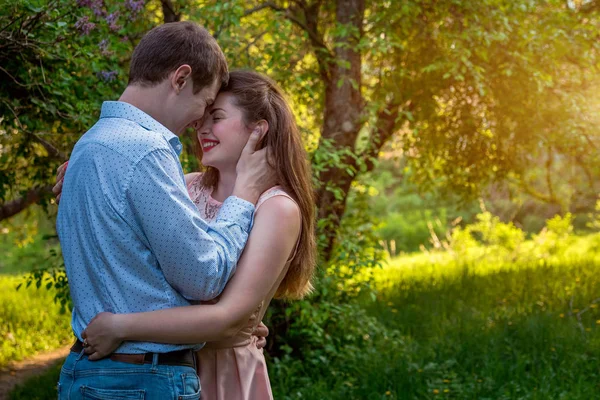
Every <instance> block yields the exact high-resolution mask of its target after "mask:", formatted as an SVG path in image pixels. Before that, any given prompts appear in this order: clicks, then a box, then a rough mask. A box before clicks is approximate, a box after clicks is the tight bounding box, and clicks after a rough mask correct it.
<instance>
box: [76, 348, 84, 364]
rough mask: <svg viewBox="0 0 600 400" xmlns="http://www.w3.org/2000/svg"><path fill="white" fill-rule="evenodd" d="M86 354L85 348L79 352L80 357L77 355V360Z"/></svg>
mask: <svg viewBox="0 0 600 400" xmlns="http://www.w3.org/2000/svg"><path fill="white" fill-rule="evenodd" d="M84 355H85V349H83V350H81V352H80V353H79V357H77V361H79V360H81V359H82V358H83V356H84Z"/></svg>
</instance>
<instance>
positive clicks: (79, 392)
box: [58, 351, 200, 400]
mask: <svg viewBox="0 0 600 400" xmlns="http://www.w3.org/2000/svg"><path fill="white" fill-rule="evenodd" d="M156 362H157V356H155V357H154V363H153V364H140V365H138V364H128V363H123V362H117V361H112V360H110V359H108V358H107V359H103V360H100V361H89V360H88V358H87V356H86V355H85V354H84V353H83V351H82V352H81V354H79V353H74V352H71V353H70V354H69V356H68V357H67V359H66V361H65V363H64V365H63V367H62V370H61V372H60V380H59V382H58V398H59V400H81V399H93V400H122V399H145V400H169V399H173V400H199V399H200V381H199V379H198V375H197V374H196V371H195V370H194V368H192V367H184V366H178V365H157V364H156Z"/></svg>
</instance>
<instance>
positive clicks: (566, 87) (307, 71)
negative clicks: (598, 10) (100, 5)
mask: <svg viewBox="0 0 600 400" xmlns="http://www.w3.org/2000/svg"><path fill="white" fill-rule="evenodd" d="M211 11H212V12H211ZM223 14H225V15H226V16H222V15H223ZM202 15H203V16H204V19H203V22H204V23H205V24H207V25H208V26H212V28H213V29H214V31H215V32H217V33H218V34H219V40H220V41H221V43H222V44H223V47H224V48H225V49H226V51H229V54H230V59H232V60H234V62H235V63H236V64H237V65H240V66H251V67H253V68H257V69H259V70H262V71H265V72H268V73H270V74H273V75H276V76H277V79H278V80H279V81H280V82H282V83H284V85H286V88H287V89H288V92H289V93H291V94H292V97H293V99H294V100H295V103H296V106H297V107H296V109H300V113H299V114H300V116H301V118H302V119H304V121H303V122H304V127H305V129H306V131H307V132H312V134H313V137H317V138H318V143H319V144H318V149H317V150H316V152H315V154H316V155H318V154H321V159H322V158H327V156H330V161H331V162H330V163H329V164H328V165H327V166H326V168H323V169H317V173H318V177H319V180H320V183H321V184H320V186H319V188H318V195H319V217H320V219H321V227H322V228H323V231H322V235H323V236H324V239H325V246H324V249H323V255H324V257H325V258H326V259H327V258H329V257H330V255H331V253H332V251H333V248H334V243H335V238H336V232H337V229H336V228H337V227H338V226H339V223H340V220H341V218H342V216H343V215H344V211H345V205H346V200H347V196H348V193H349V190H350V188H351V184H352V182H353V181H354V179H355V177H356V176H357V174H358V173H360V172H365V171H369V170H371V169H372V168H373V166H374V162H373V161H374V159H375V158H376V157H377V155H378V153H379V152H380V150H381V149H382V146H384V145H385V144H386V143H387V142H388V141H389V140H390V139H391V138H396V140H399V141H400V145H401V146H402V147H403V150H404V152H403V156H404V157H406V158H407V159H408V160H409V165H410V166H411V167H412V168H413V169H414V175H413V177H414V179H415V180H416V181H417V182H418V183H419V184H420V185H421V186H422V187H425V188H427V187H432V186H437V187H441V188H442V189H445V190H447V191H451V192H455V193H460V194H462V195H464V196H466V197H469V196H470V197H473V196H476V195H477V194H478V193H479V192H480V190H481V189H482V188H483V187H485V186H486V185H487V184H488V183H489V182H493V181H497V180H502V179H505V178H510V179H512V180H513V181H515V182H517V183H518V184H519V186H520V187H521V188H522V189H523V190H528V191H529V192H530V193H535V194H537V195H539V197H540V198H543V199H545V200H547V201H551V202H552V201H558V197H557V194H556V191H554V190H553V185H552V183H551V179H543V180H542V181H546V182H547V183H548V185H547V193H542V192H540V191H539V190H534V189H535V186H534V185H532V183H531V182H530V181H529V180H528V179H529V178H530V177H529V176H528V171H529V169H530V168H531V167H532V166H537V165H538V163H539V160H540V159H544V160H545V161H546V164H547V166H548V170H550V169H551V167H552V165H554V164H556V163H555V162H554V161H553V160H554V159H557V158H568V159H569V160H571V161H572V162H573V163H574V164H575V165H577V166H578V168H579V170H578V171H577V172H578V173H579V174H581V173H582V172H583V174H584V175H585V176H590V177H592V178H595V179H588V185H587V186H584V187H585V188H586V190H587V192H589V193H595V192H596V191H597V190H598V186H597V183H595V182H597V181H598V179H597V177H598V173H599V169H598V166H599V165H600V163H599V161H600V160H599V159H598V152H597V150H596V149H597V144H596V143H597V142H598V137H597V136H595V137H594V124H593V123H591V122H592V121H591V119H589V118H588V119H587V121H586V119H585V118H581V116H582V115H585V116H587V117H589V116H590V115H591V112H590V110H586V107H590V106H591V105H592V104H590V101H589V99H586V98H585V92H586V90H588V88H589V87H590V86H591V85H592V84H593V80H594V74H595V73H596V72H597V66H598V64H597V60H598V59H597V57H598V49H599V46H598V41H597V40H596V38H597V31H596V30H595V29H594V26H595V21H597V16H596V15H595V14H591V13H588V14H586V15H583V14H582V13H579V12H576V11H575V10H573V9H571V8H569V7H567V6H566V5H565V3H564V2H563V1H536V2H515V1H502V0H485V1H479V2H469V1H460V0H446V1H436V2H432V1H427V0H419V1H407V2H402V4H397V3H394V2H391V1H378V2H368V1H365V0H336V1H333V0H332V1H324V0H314V1H307V0H299V1H291V2H283V1H281V2H277V1H263V2H256V3H253V4H252V5H246V6H245V5H244V3H243V2H235V1H229V2H226V3H225V4H224V3H223V2H219V3H213V2H208V3H207V5H206V6H205V7H204V8H203V9H202ZM220 15H221V16H220ZM197 16H198V17H200V14H197ZM546 27H552V29H545V28H546ZM240 43H243V44H242V45H240ZM240 46H243V51H240V50H239V48H240ZM307 108H309V109H312V111H313V112H314V114H316V115H310V111H307V110H306V109H307ZM315 131H317V132H318V133H317V134H315ZM323 154H324V155H323ZM536 183H537V182H536ZM327 221H328V222H329V223H327Z"/></svg>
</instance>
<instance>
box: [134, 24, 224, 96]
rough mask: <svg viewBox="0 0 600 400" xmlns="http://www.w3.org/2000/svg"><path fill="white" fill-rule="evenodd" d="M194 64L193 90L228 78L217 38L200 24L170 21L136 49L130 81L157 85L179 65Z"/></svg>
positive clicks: (192, 66) (222, 81) (148, 34)
mask: <svg viewBox="0 0 600 400" xmlns="http://www.w3.org/2000/svg"><path fill="white" fill-rule="evenodd" d="M184 64H187V65H189V66H190V67H191V68H192V82H193V83H194V85H193V88H194V93H198V92H199V91H200V90H202V89H203V88H205V87H207V86H210V85H212V84H213V82H214V81H215V80H219V81H220V82H221V85H226V84H227V81H228V80H229V71H228V69H227V61H225V55H224V54H223V52H222V51H221V48H220V47H219V45H218V44H217V41H216V40H215V38H213V37H212V36H211V35H210V33H208V31H207V30H206V29H204V28H203V27H201V26H200V25H198V24H196V23H194V22H190V21H183V22H171V23H168V24H163V25H160V26H157V27H156V28H154V29H152V30H151V31H149V32H148V33H146V35H144V37H143V38H142V40H140V43H139V44H138V45H137V46H136V48H135V50H134V51H133V56H132V58H131V66H130V68H129V84H130V85H132V84H138V85H145V86H154V85H156V84H158V83H160V82H162V81H163V80H164V79H166V78H167V77H168V76H169V74H170V73H171V72H173V71H175V70H177V68H179V67H180V66H182V65H184Z"/></svg>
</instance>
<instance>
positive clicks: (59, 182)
mask: <svg viewBox="0 0 600 400" xmlns="http://www.w3.org/2000/svg"><path fill="white" fill-rule="evenodd" d="M68 165H69V162H68V161H67V162H65V163H63V164H61V166H60V167H58V169H57V170H56V184H55V185H54V187H53V188H52V193H54V196H56V204H58V202H59V201H60V195H61V194H62V187H63V181H64V180H65V173H66V172H67V166H68Z"/></svg>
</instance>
